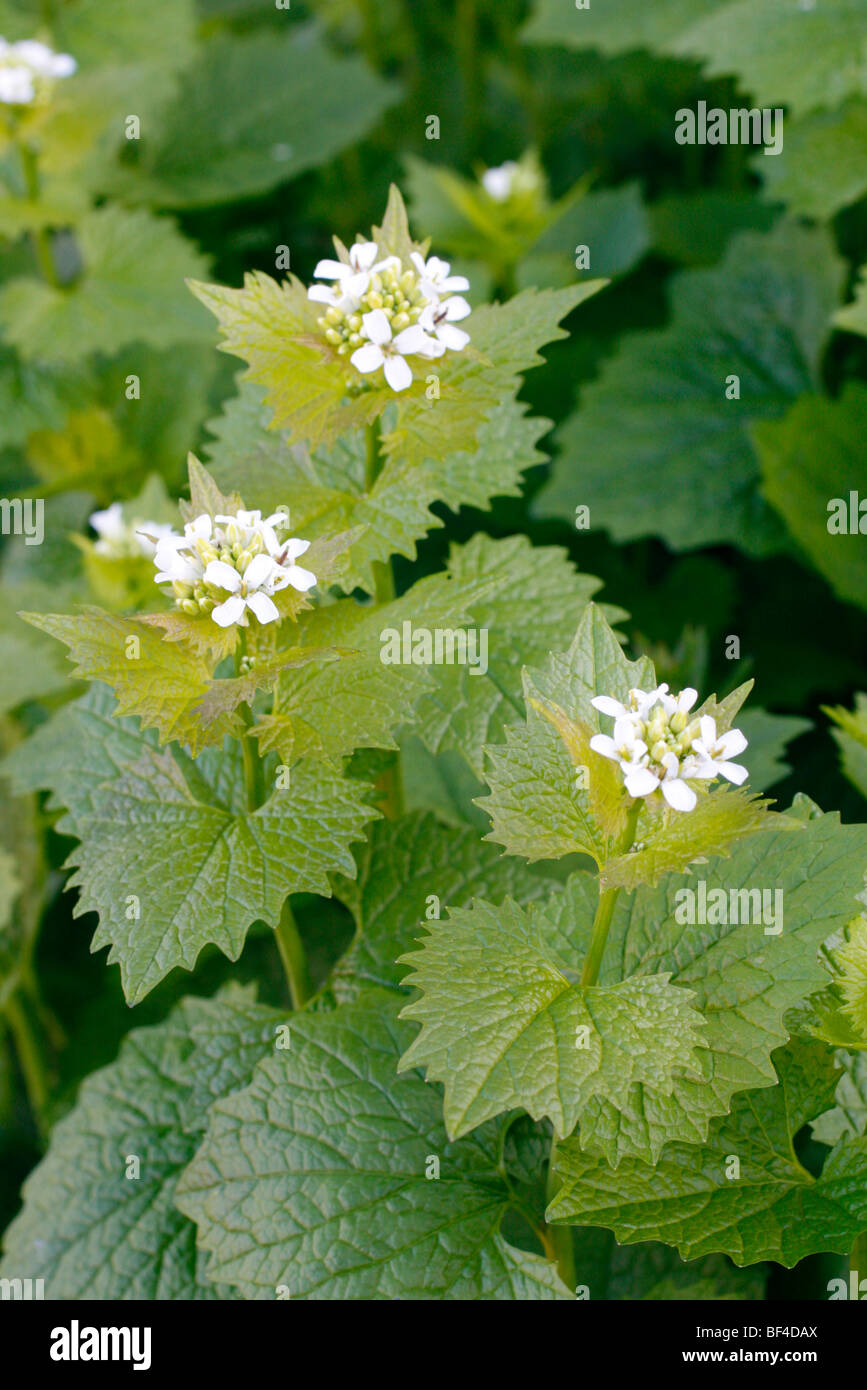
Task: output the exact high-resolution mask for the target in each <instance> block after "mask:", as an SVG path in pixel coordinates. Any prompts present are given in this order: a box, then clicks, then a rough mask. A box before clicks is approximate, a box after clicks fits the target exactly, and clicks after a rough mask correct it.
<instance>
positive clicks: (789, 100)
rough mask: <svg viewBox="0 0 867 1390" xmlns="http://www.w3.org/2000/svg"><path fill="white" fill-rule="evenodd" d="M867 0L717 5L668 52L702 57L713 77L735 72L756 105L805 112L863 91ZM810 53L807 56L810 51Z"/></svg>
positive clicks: (758, 0) (756, 0) (749, 0)
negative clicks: (807, 57)
mask: <svg viewBox="0 0 867 1390" xmlns="http://www.w3.org/2000/svg"><path fill="white" fill-rule="evenodd" d="M865 17H867V12H865V7H864V3H863V0H823V2H822V4H821V5H815V6H803V5H800V4H791V3H789V0H735V3H731V4H724V5H721V6H720V5H719V4H715V5H714V6H713V9H712V10H711V11H710V13H708V15H707V17H706V18H705V19H703V20H700V21H699V22H698V23H696V24H694V25H692V26H691V27H690V28H689V29H687V31H686V32H685V33H684V34H683V35H682V36H681V37H680V38H679V39H677V40H676V41H675V42H674V43H671V44H670V45H669V46H668V51H669V52H670V53H676V54H678V55H680V56H682V57H689V58H700V59H702V60H703V61H704V71H705V73H706V74H707V76H709V77H719V76H728V75H729V74H731V75H733V76H735V77H737V79H738V84H739V86H740V87H741V88H742V89H743V90H744V91H747V92H750V93H751V95H752V96H753V98H754V99H755V103H756V105H757V106H764V107H770V106H781V105H782V104H783V103H785V105H786V106H787V107H788V109H789V111H791V113H792V115H793V116H801V115H803V113H804V112H805V111H812V110H815V108H816V107H833V106H839V105H840V103H841V102H842V101H844V100H845V99H846V97H849V96H863V95H864V92H865V74H864V56H863V48H862V44H863V39H864V21H865ZM805 54H809V61H808V62H805V61H804V55H805Z"/></svg>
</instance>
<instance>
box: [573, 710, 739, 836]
mask: <svg viewBox="0 0 867 1390" xmlns="http://www.w3.org/2000/svg"><path fill="white" fill-rule="evenodd" d="M697 698H698V692H697V691H696V690H693V689H692V687H687V689H685V690H682V691H681V692H680V694H679V695H671V694H669V690H668V686H667V685H659V686H657V687H656V689H655V690H638V689H633V690H630V692H629V698H628V703H627V704H624V703H623V702H622V701H620V700H615V699H614V698H613V697H612V696H610V695H597V696H595V697H594V699H593V700H592V701H591V703H592V704H593V706H594V708H596V709H598V710H599V711H600V712H601V713H602V714H606V715H612V716H614V721H615V722H614V734H613V737H609V735H608V734H594V735H593V737H592V738H591V740H590V747H591V748H592V749H593V751H594V752H595V753H599V754H601V756H602V757H604V758H612V759H614V761H615V762H617V763H618V764H619V766H620V769H621V771H622V772H623V774H624V785H625V787H626V790H627V792H628V793H629V795H630V796H634V797H645V796H651V795H652V794H653V793H654V792H655V791H659V792H661V794H662V796H663V797H664V798H665V800H666V802H667V803H668V805H669V806H671V807H672V809H673V810H675V811H692V810H693V809H694V808H695V805H696V803H697V800H698V798H697V796H696V793H695V791H694V790H693V788H692V787H691V786H690V785H689V782H690V781H691V780H698V781H711V780H713V779H715V778H716V777H718V776H722V777H725V778H727V779H728V781H730V782H737V783H740V782H743V781H745V780H746V778H747V776H748V773H747V769H746V768H744V767H740V766H739V765H738V764H737V763H732V762H730V761H729V759H730V758H731V757H733V756H735V755H737V754H738V753H741V752H743V750H744V749H745V748H746V746H747V740H746V739H745V738H744V736H743V734H742V733H741V731H740V730H739V729H730V730H729V731H728V733H726V734H723V735H722V737H720V738H717V732H716V723H715V721H714V720H713V719H711V718H709V716H707V715H704V716H702V718H701V719H700V720H692V722H690V721H689V717H688V716H689V711H690V710H691V709H692V707H693V705H694V704H695V702H696V700H697Z"/></svg>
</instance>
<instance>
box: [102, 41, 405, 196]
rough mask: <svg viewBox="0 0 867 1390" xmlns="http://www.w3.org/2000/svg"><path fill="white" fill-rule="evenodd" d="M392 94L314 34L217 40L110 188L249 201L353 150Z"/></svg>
mask: <svg viewBox="0 0 867 1390" xmlns="http://www.w3.org/2000/svg"><path fill="white" fill-rule="evenodd" d="M398 94H399V92H398V88H397V87H396V86H395V85H394V84H393V83H390V82H385V81H383V80H382V79H381V78H380V77H378V76H377V75H376V74H375V73H374V72H373V71H372V70H371V69H370V68H369V67H368V66H367V65H366V64H365V63H364V62H363V61H362V60H361V59H360V58H358V57H346V58H340V57H335V56H334V54H333V53H332V52H331V50H330V49H329V48H328V47H326V45H325V43H324V42H323V39H322V38H321V36H320V35H319V34H318V33H317V32H316V30H315V29H311V28H309V27H293V28H292V30H291V31H290V32H289V33H288V34H287V35H286V36H285V37H280V36H279V35H276V34H274V33H273V32H267V33H265V32H259V33H254V34H251V35H249V36H242V35H239V34H231V35H230V34H227V33H217V34H215V35H214V36H213V37H212V38H210V39H208V40H206V41H205V42H204V43H203V44H201V46H200V48H199V52H198V56H197V58H196V62H195V64H194V66H193V67H192V69H191V70H190V71H189V72H188V73H187V77H186V81H185V83H184V89H183V93H182V94H179V95H178V97H177V98H176V99H175V101H174V102H173V103H172V105H171V107H170V108H169V109H168V110H167V111H166V112H165V113H164V115H163V117H162V119H161V120H160V122H159V128H158V131H157V134H156V137H155V138H152V139H151V140H150V141H148V140H145V141H143V146H144V148H143V158H142V160H141V161H140V162H139V163H137V164H136V165H135V166H133V167H132V168H131V169H129V171H128V172H126V176H125V177H124V178H123V180H122V182H120V183H119V185H118V187H119V188H121V189H123V191H125V192H127V193H128V194H130V195H131V196H133V197H135V198H138V199H142V198H148V199H149V200H150V199H152V200H153V201H155V202H157V203H158V204H160V205H162V206H168V207H194V206H202V205H206V204H209V203H225V202H230V201H232V202H234V201H237V200H238V199H240V198H250V197H255V196H257V195H259V194H262V193H267V192H268V190H269V189H271V188H274V187H275V186H276V185H278V184H281V183H285V182H286V181H287V180H288V179H293V178H296V177H297V175H298V174H300V173H301V172H302V171H303V170H305V169H310V168H315V167H316V166H318V165H320V164H324V163H325V162H326V161H327V160H329V159H330V158H332V156H333V155H335V154H336V153H337V152H338V150H341V149H343V148H344V147H345V146H347V145H354V144H357V143H358V141H359V140H360V139H361V138H362V136H364V135H365V134H366V133H367V131H368V130H369V129H370V127H371V126H373V125H374V124H375V123H376V122H377V121H378V120H379V118H380V116H381V115H382V113H383V111H384V110H385V109H386V107H388V106H390V105H392V104H393V102H394V101H395V100H396V98H397V96H398Z"/></svg>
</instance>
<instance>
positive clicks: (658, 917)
mask: <svg viewBox="0 0 867 1390" xmlns="http://www.w3.org/2000/svg"><path fill="white" fill-rule="evenodd" d="M792 814H793V815H795V814H797V815H798V817H799V818H800V819H802V820H803V822H804V828H803V830H802V831H800V832H798V833H794V834H793V833H792V831H791V830H790V829H788V828H787V829H768V830H765V831H762V832H761V833H759V834H756V835H754V836H752V837H751V838H749V839H747V840H745V841H744V842H743V843H741V844H738V845H736V846H735V847H734V848H733V850H732V853H731V856H730V857H729V858H727V859H712V860H710V862H709V863H707V864H706V865H700V866H695V867H694V869H693V870H692V872H691V873H690V874H689V875H684V876H671V877H668V878H667V879H665V880H664V881H663V882H662V883H660V884H658V885H657V886H656V887H655V888H648V887H641V888H639V889H638V890H637V891H636V892H635V893H633V894H631V895H629V896H624V895H623V894H621V896H620V898H619V899H618V901H617V904H616V906H615V909H614V916H613V920H612V924H611V930H610V934H609V938H608V943H607V946H606V950H605V955H604V957H603V962H602V970H601V973H600V977H599V979H600V982H601V983H602V984H607V983H609V982H614V981H616V980H619V979H624V978H626V979H628V978H630V977H632V976H633V975H634V974H636V973H638V974H641V975H644V974H645V973H647V974H653V975H656V974H661V973H670V975H671V983H672V985H677V986H679V987H682V988H684V989H691V990H694V991H695V992H696V995H697V1001H696V1004H697V1007H698V1008H699V1009H700V1010H701V1011H702V1013H703V1014H704V1016H705V1018H706V1020H707V1031H706V1034H705V1039H706V1042H707V1047H708V1050H707V1051H706V1052H705V1054H704V1057H705V1059H706V1061H707V1062H708V1063H709V1065H708V1067H707V1070H706V1073H705V1075H704V1077H703V1079H702V1080H701V1081H699V1082H691V1081H678V1082H677V1084H676V1086H675V1090H674V1092H673V1093H672V1095H671V1097H669V1098H668V1100H667V1102H666V1104H665V1105H664V1106H659V1107H658V1108H656V1107H653V1106H651V1105H649V1104H647V1103H646V1097H639V1098H637V1099H636V1103H635V1106H634V1111H633V1114H632V1116H631V1117H630V1118H631V1122H632V1123H633V1124H638V1125H639V1126H640V1127H641V1128H645V1127H646V1129H647V1130H648V1132H649V1133H651V1134H652V1133H653V1132H654V1131H656V1130H660V1131H661V1132H662V1133H664V1134H667V1135H668V1136H669V1137H673V1136H675V1135H676V1136H677V1137H678V1138H680V1139H682V1140H683V1141H685V1142H688V1143H698V1142H701V1141H702V1140H703V1137H704V1135H705V1133H706V1130H707V1122H708V1118H709V1117H712V1116H715V1115H719V1114H721V1113H723V1112H724V1111H725V1110H727V1109H728V1107H729V1105H730V1103H731V1098H732V1096H733V1095H734V1094H735V1093H736V1092H737V1091H741V1090H747V1089H753V1088H755V1087H764V1086H768V1085H772V1084H773V1081H774V1072H773V1068H772V1067H771V1064H770V1061H769V1058H770V1054H771V1052H772V1051H773V1049H774V1048H776V1047H779V1046H780V1045H781V1044H782V1043H784V1042H785V1040H786V1038H787V1036H788V1033H789V1029H788V1028H787V1026H786V1024H785V1023H784V1021H783V1020H784V1015H785V1014H786V1012H787V1011H788V1010H789V1009H791V1008H793V1007H794V1006H795V1005H797V1004H799V1003H800V1002H801V1001H803V1000H804V999H806V998H807V997H808V996H809V995H810V994H812V993H814V992H815V991H816V990H818V989H821V988H822V987H823V985H826V984H827V978H828V977H827V972H826V971H825V969H824V967H823V966H822V964H821V963H820V961H819V959H818V957H817V954H816V953H817V949H818V947H819V946H820V944H821V943H822V942H823V941H824V940H825V938H826V937H828V936H829V935H830V934H831V933H832V932H834V931H836V930H839V929H840V928H841V927H843V926H844V925H845V923H846V922H847V921H848V920H849V918H850V917H851V916H852V915H853V913H854V912H855V911H857V908H858V902H857V895H858V894H859V892H860V891H861V890H862V888H863V882H864V865H865V864H867V828H865V827H863V826H841V825H840V823H839V818H838V817H837V816H836V815H825V816H823V815H821V813H819V814H818V815H813V814H812V813H810V812H809V811H808V810H806V809H805V808H793V813H792ZM805 866H806V867H805ZM582 890H583V893H584V894H585V895H586V896H589V897H590V898H591V901H592V898H593V896H594V895H595V879H593V878H592V877H591V876H590V875H583V874H582V875H576V876H575V882H574V883H573V884H572V886H571V892H572V894H573V896H574V895H577V894H579V891H582ZM685 890H689V891H688V892H686V891H685ZM756 894H758V898H757V897H756ZM577 901H578V904H579V905H577V906H574V907H573V911H572V914H571V917H572V919H573V920H574V924H573V923H570V924H569V926H568V931H569V933H570V937H571V948H572V951H573V952H574V953H575V954H576V955H577V956H578V958H580V957H581V956H582V955H583V954H584V952H586V950H587V947H588V944H589V936H588V934H587V932H588V927H587V924H588V923H589V921H590V919H591V913H590V912H589V911H587V910H583V911H582V910H581V908H580V903H581V902H582V901H583V900H582V899H581V898H580V897H579V898H578V900H577ZM702 902H704V904H705V906H704V907H702V906H701V904H702ZM717 918H722V920H720V921H718V920H716V919H717ZM703 919H705V920H703ZM707 919H710V920H707ZM578 924H583V926H582V927H579V925H578ZM582 931H583V935H582ZM590 1118H594V1117H590V1116H588V1115H587V1114H586V1113H585V1116H584V1118H583V1120H582V1140H583V1141H584V1142H585V1143H587V1145H588V1147H592V1148H594V1149H595V1148H597V1147H598V1146H599V1143H600V1141H603V1142H605V1143H610V1142H612V1141H611V1132H612V1131H614V1132H616V1126H615V1123H614V1122H615V1118H616V1117H614V1116H613V1115H609V1116H607V1117H606V1116H605V1115H603V1114H601V1113H600V1114H599V1115H598V1116H596V1117H595V1118H594V1122H595V1127H596V1129H598V1130H599V1131H601V1133H600V1134H599V1135H594V1134H593V1133H592V1132H591V1130H590V1129H589V1127H588V1120H589V1119H590ZM618 1123H620V1121H619V1120H618ZM619 1140H620V1142H621V1144H623V1145H624V1151H625V1152H628V1151H629V1148H628V1143H629V1135H628V1134H626V1135H624V1134H623V1133H621V1134H620V1136H619Z"/></svg>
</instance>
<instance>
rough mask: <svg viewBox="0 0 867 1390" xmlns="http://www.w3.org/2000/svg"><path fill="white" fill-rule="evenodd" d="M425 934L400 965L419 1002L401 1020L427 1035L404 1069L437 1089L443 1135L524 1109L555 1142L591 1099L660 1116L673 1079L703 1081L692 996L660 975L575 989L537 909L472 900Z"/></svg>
mask: <svg viewBox="0 0 867 1390" xmlns="http://www.w3.org/2000/svg"><path fill="white" fill-rule="evenodd" d="M556 906H557V907H559V906H560V904H559V903H557V904H556ZM425 925H426V928H427V930H428V932H429V933H430V935H429V936H428V937H427V938H426V939H425V940H424V942H423V943H422V948H421V950H420V951H418V952H413V953H411V954H410V955H408V956H404V957H403V961H404V962H405V963H406V964H409V965H411V966H412V967H413V972H414V973H413V974H412V976H411V977H410V979H409V981H408V983H411V984H412V985H414V986H415V987H416V988H417V989H420V990H421V991H422V995H423V997H422V998H421V999H420V1000H418V1001H416V1002H415V1003H411V1004H408V1005H407V1006H406V1007H405V1008H404V1010H403V1012H402V1015H401V1017H404V1018H412V1019H416V1020H418V1021H420V1022H421V1025H422V1027H421V1032H420V1033H419V1035H418V1037H417V1038H416V1039H415V1041H414V1042H413V1044H412V1046H411V1047H410V1048H409V1049H408V1050H407V1052H406V1053H405V1055H404V1057H403V1058H402V1060H401V1070H406V1069H407V1068H409V1067H412V1066H418V1065H422V1066H426V1067H427V1076H428V1079H429V1080H431V1081H441V1082H443V1083H444V1085H445V1110H444V1114H445V1123H446V1129H447V1130H448V1132H449V1135H450V1136H452V1137H456V1138H459V1137H460V1136H461V1135H462V1134H466V1133H468V1132H469V1131H470V1130H472V1129H475V1127H476V1126H477V1125H479V1124H482V1123H483V1122H484V1121H485V1120H488V1119H491V1118H492V1117H493V1116H495V1115H499V1114H501V1113H502V1112H504V1111H509V1110H513V1109H515V1108H516V1107H518V1106H520V1107H522V1108H523V1109H525V1110H527V1111H528V1112H529V1114H530V1115H532V1116H533V1118H534V1119H541V1118H543V1117H547V1118H548V1119H550V1120H551V1122H552V1124H553V1126H554V1132H555V1134H556V1135H558V1136H559V1137H562V1136H564V1135H566V1134H569V1133H571V1131H572V1130H573V1129H574V1128H575V1125H576V1124H577V1122H578V1120H579V1118H580V1117H581V1115H582V1113H583V1111H584V1110H585V1108H586V1107H587V1106H588V1104H589V1103H590V1102H591V1101H592V1100H593V1099H594V1098H595V1099H597V1100H599V1101H602V1102H603V1103H604V1104H605V1105H607V1106H609V1107H612V1108H613V1109H614V1110H616V1111H621V1110H623V1109H625V1108H626V1107H627V1106H628V1105H629V1104H630V1099H631V1097H632V1096H633V1095H634V1093H635V1091H636V1090H639V1091H641V1092H642V1094H643V1095H644V1096H645V1097H646V1101H647V1104H648V1105H662V1106H664V1104H665V1098H666V1097H667V1096H668V1095H670V1094H671V1091H672V1088H673V1078H674V1077H675V1076H686V1077H692V1078H697V1077H698V1075H699V1074H700V1064H699V1059H698V1050H699V1049H700V1048H703V1047H704V1046H705V1043H704V1039H703V1031H704V1020H703V1019H702V1017H701V1015H700V1014H699V1013H698V1012H697V1011H696V1009H695V1007H694V1001H695V995H694V994H693V993H692V991H690V990H687V989H676V988H675V987H673V986H672V985H671V984H670V983H669V977H668V975H666V974H659V975H642V976H640V977H635V978H634V979H631V980H624V981H622V982H620V983H618V984H612V985H608V986H606V987H604V988H603V987H598V986H590V987H588V988H585V989H579V988H578V987H576V986H575V985H574V984H573V983H571V982H570V978H569V976H570V975H571V974H572V970H573V967H574V964H575V962H574V960H571V961H568V960H567V959H565V958H564V957H563V956H562V955H560V954H559V953H558V952H556V951H555V950H554V949H552V946H551V944H550V942H549V940H548V939H547V932H546V910H545V907H544V905H543V906H542V907H540V908H536V909H534V908H530V909H529V910H528V911H526V912H525V911H524V910H523V909H521V908H520V907H518V906H517V905H516V904H515V903H514V902H512V901H511V899H507V900H506V901H505V902H504V903H503V904H502V906H501V907H499V908H496V907H492V906H491V905H490V904H489V903H485V902H482V901H478V900H477V901H476V902H475V903H474V904H473V906H472V908H471V909H458V910H453V911H452V912H451V913H450V916H449V919H448V921H447V922H441V923H436V922H429V923H426V924H425ZM567 972H569V973H568V974H567ZM660 1147H661V1141H660V1142H658V1143H656V1144H654V1145H653V1146H652V1147H651V1148H650V1150H649V1151H648V1153H647V1157H648V1158H649V1159H655V1158H656V1156H657V1154H658V1151H659V1148H660Z"/></svg>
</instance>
